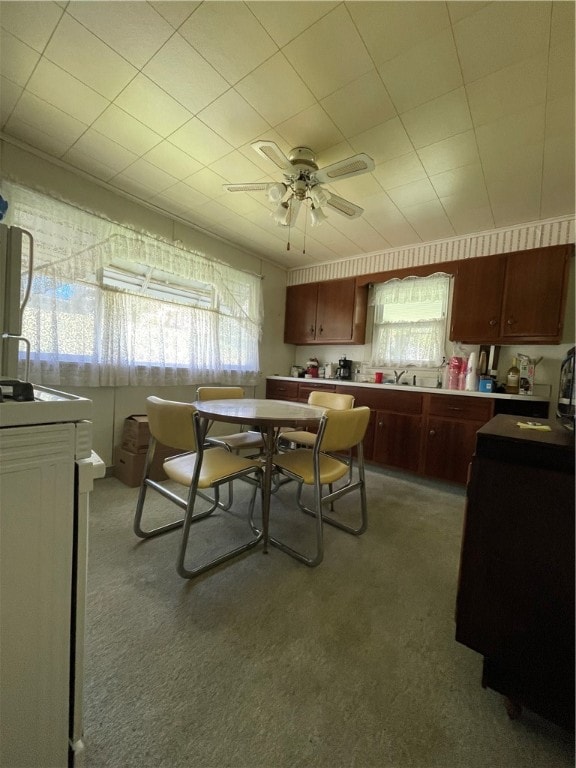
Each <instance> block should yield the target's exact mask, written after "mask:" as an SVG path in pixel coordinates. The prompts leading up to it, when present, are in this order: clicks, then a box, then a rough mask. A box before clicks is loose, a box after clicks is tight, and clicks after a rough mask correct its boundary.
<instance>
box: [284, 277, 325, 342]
mask: <svg viewBox="0 0 576 768" xmlns="http://www.w3.org/2000/svg"><path fill="white" fill-rule="evenodd" d="M317 303H318V283H304V284H303V285H289V286H288V288H287V289H286V316H285V320H284V342H285V343H286V344H309V343H310V342H314V341H315V340H316V306H317Z"/></svg>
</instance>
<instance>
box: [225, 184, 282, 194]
mask: <svg viewBox="0 0 576 768" xmlns="http://www.w3.org/2000/svg"><path fill="white" fill-rule="evenodd" d="M222 186H223V187H224V189H226V190H227V191H228V192H261V191H263V190H266V189H268V187H269V186H270V185H269V184H266V183H265V182H264V183H261V184H260V183H256V184H222Z"/></svg>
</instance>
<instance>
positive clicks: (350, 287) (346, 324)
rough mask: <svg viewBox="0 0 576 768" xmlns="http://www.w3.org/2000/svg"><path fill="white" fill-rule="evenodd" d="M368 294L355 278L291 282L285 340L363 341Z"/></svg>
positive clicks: (307, 341)
mask: <svg viewBox="0 0 576 768" xmlns="http://www.w3.org/2000/svg"><path fill="white" fill-rule="evenodd" d="M367 297H368V287H367V286H362V287H358V286H357V285H356V280H355V278H346V279H343V280H328V281H326V282H322V283H304V284H302V285H291V286H288V288H287V290H286V318H285V323H284V341H285V343H286V344H343V343H347V344H363V343H364V339H365V333H366V307H367Z"/></svg>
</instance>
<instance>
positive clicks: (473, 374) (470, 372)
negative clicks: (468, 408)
mask: <svg viewBox="0 0 576 768" xmlns="http://www.w3.org/2000/svg"><path fill="white" fill-rule="evenodd" d="M465 389H466V392H476V390H477V389H478V373H477V371H476V352H471V353H470V357H469V358H468V368H467V370H466V387H465Z"/></svg>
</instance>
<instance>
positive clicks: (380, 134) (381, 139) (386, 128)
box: [349, 117, 414, 163]
mask: <svg viewBox="0 0 576 768" xmlns="http://www.w3.org/2000/svg"><path fill="white" fill-rule="evenodd" d="M349 142H350V144H351V145H352V147H353V148H354V150H355V151H356V152H366V154H367V155H370V157H371V158H372V160H374V162H375V163H381V162H384V161H385V160H391V159H392V158H393V157H400V156H401V155H406V154H408V152H412V151H413V149H414V147H413V145H412V142H411V141H410V139H409V138H408V134H407V133H406V130H405V129H404V126H403V125H402V122H401V120H400V118H398V117H394V118H392V119H391V120H387V121H386V122H385V123H382V124H381V125H377V126H375V127H374V128H371V129H370V130H368V131H363V132H362V133H359V134H358V135H356V136H352V137H351V138H350V139H349Z"/></svg>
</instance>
